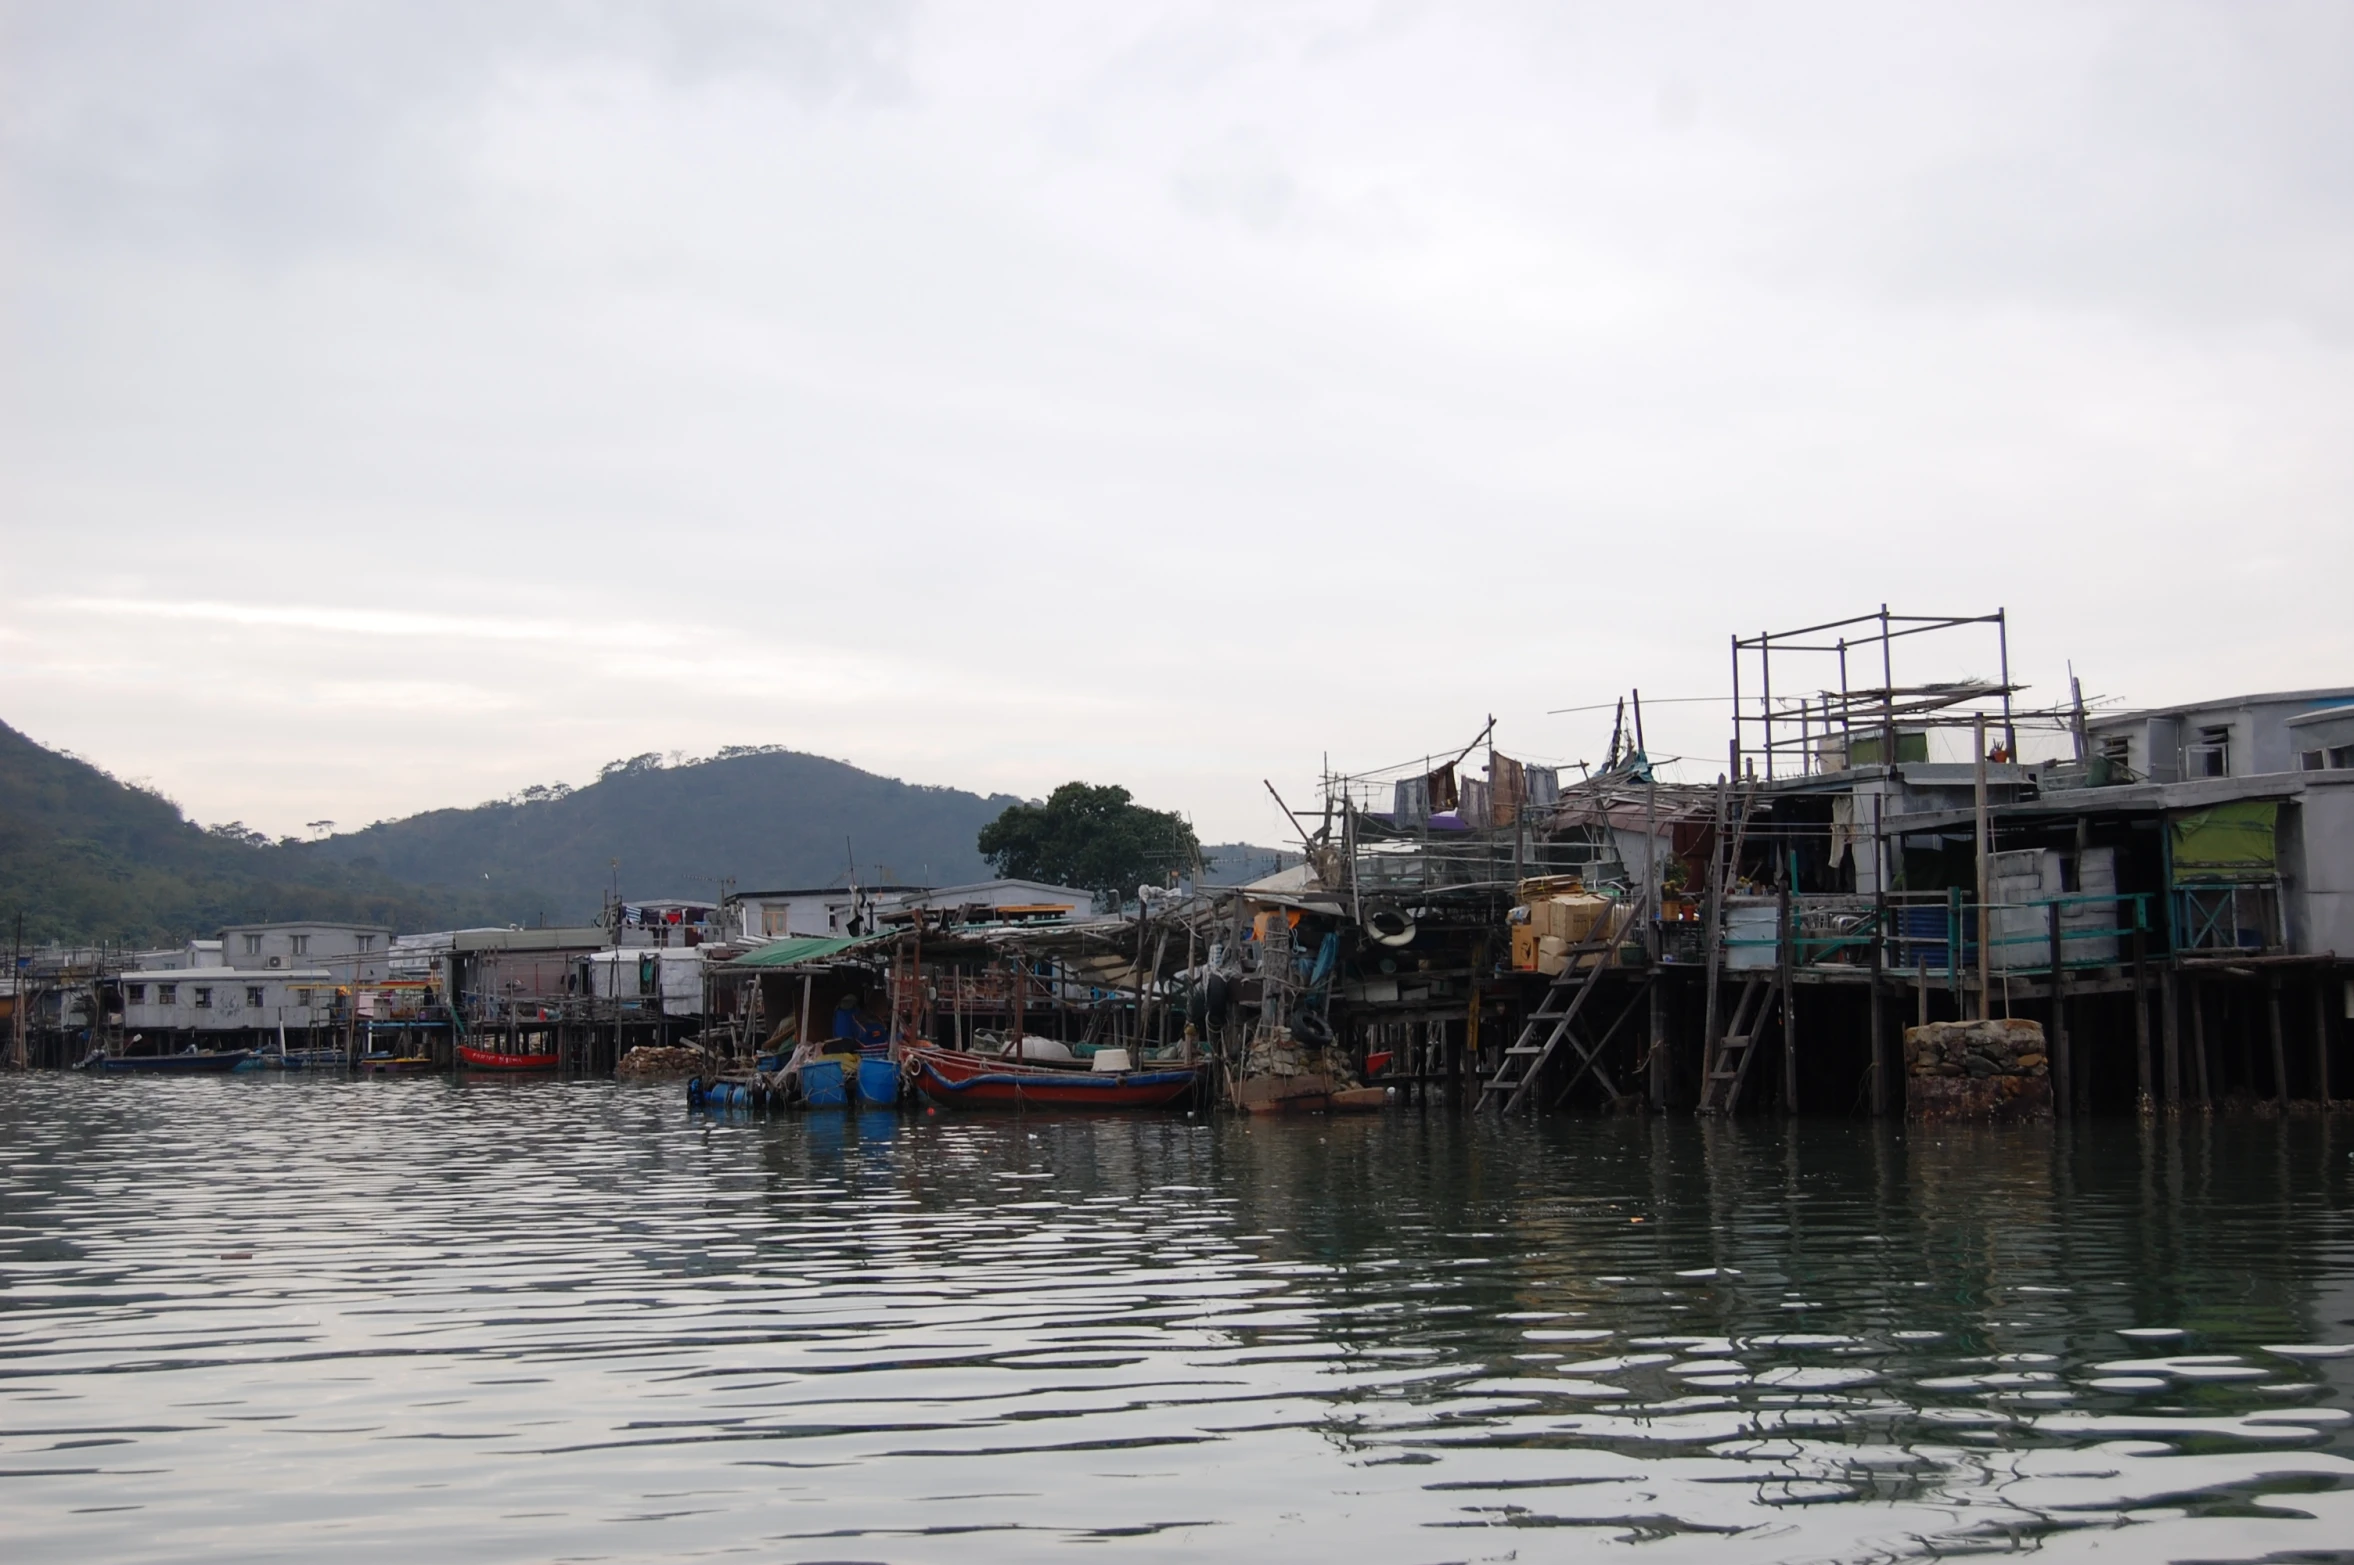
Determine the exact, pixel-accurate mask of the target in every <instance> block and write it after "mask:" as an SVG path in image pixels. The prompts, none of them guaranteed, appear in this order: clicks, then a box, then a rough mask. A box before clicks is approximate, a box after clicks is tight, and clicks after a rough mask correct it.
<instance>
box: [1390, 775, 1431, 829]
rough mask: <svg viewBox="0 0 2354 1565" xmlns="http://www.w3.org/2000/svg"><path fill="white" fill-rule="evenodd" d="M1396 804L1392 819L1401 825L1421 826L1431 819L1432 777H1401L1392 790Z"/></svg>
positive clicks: (1392, 811) (1391, 815) (1391, 813)
mask: <svg viewBox="0 0 2354 1565" xmlns="http://www.w3.org/2000/svg"><path fill="white" fill-rule="evenodd" d="M1392 792H1393V794H1394V804H1393V808H1392V810H1391V812H1390V819H1391V820H1392V821H1393V822H1394V823H1395V824H1397V825H1400V826H1419V825H1421V824H1422V823H1423V822H1424V821H1426V820H1429V819H1430V779H1429V778H1428V777H1401V778H1399V779H1398V782H1397V786H1396V787H1395V788H1394V789H1393V790H1392Z"/></svg>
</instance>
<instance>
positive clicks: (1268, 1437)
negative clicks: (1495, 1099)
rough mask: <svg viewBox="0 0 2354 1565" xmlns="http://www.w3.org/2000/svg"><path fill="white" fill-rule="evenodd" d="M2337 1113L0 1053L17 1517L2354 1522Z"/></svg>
mask: <svg viewBox="0 0 2354 1565" xmlns="http://www.w3.org/2000/svg"><path fill="white" fill-rule="evenodd" d="M2350 1150H2354V1132H2350V1131H2349V1129H2348V1128H2347V1127H2344V1126H2338V1125H2331V1124H2328V1123H2326V1122H2324V1121H2321V1120H2319V1119H2304V1120H2296V1121H2291V1122H2289V1123H2287V1124H2286V1125H2285V1126H2284V1125H2279V1124H2273V1123H2251V1124H2231V1125H2213V1126H2209V1125H2206V1124H2202V1123H2193V1124H2191V1125H2187V1126H2183V1127H2179V1128H2177V1127H2171V1126H2137V1125H2135V1124H2132V1123H2130V1122H2121V1123H2115V1124H2098V1125H2094V1126H2092V1127H2090V1128H2089V1129H2086V1130H2084V1131H2081V1132H2078V1133H2075V1134H2074V1135H2073V1136H2072V1137H2069V1136H2060V1137H2057V1138H2055V1136H2054V1135H2053V1134H2051V1133H2049V1132H2031V1131H2030V1132H2019V1131H2013V1132H1999V1133H1998V1132H1982V1133H1981V1132H1966V1131H1965V1132H1945V1133H1941V1134H1937V1135H1913V1136H1899V1135H1896V1134H1894V1133H1889V1132H1884V1131H1881V1130H1878V1129H1875V1128H1874V1127H1871V1126H1868V1125H1863V1124H1855V1123H1818V1124H1811V1125H1808V1126H1805V1127H1803V1128H1801V1129H1800V1130H1798V1131H1796V1132H1795V1133H1785V1132H1784V1131H1782V1130H1781V1129H1780V1128H1779V1127H1777V1126H1772V1125H1769V1124H1764V1123H1759V1124H1755V1125H1749V1124H1743V1125H1738V1126H1704V1125H1699V1124H1695V1123H1692V1122H1688V1121H1670V1122H1663V1123H1645V1122H1642V1121H1634V1120H1624V1121H1555V1122H1550V1123H1546V1124H1542V1125H1535V1126H1530V1125H1510V1126H1497V1125H1493V1124H1486V1123H1477V1124H1475V1123H1469V1122H1464V1121H1458V1120H1454V1119H1450V1118H1447V1117H1444V1116H1442V1115H1435V1114H1434V1115H1429V1116H1425V1115H1423V1114H1420V1113H1418V1112H1412V1111H1406V1112H1396V1111H1394V1112H1393V1113H1392V1114H1391V1115H1389V1116H1387V1117H1381V1118H1368V1119H1362V1120H1338V1121H1330V1122H1323V1121H1318V1122H1304V1123H1298V1124H1282V1125H1270V1124H1245V1123H1238V1122H1234V1121H1230V1120H1223V1119H1221V1120H1210V1121H1192V1120H1186V1119H1140V1120H1082V1119H1038V1118H1033V1119H1028V1120H1016V1119H1001V1120H976V1119H951V1118H946V1117H937V1118H935V1117H926V1118H911V1119H906V1120H897V1119H889V1118H885V1117H882V1116H868V1117H865V1118H857V1117H850V1116H836V1117H826V1116H819V1117H814V1118H810V1119H801V1120H780V1121H775V1122H768V1123H756V1122H750V1121H735V1122H729V1121H724V1120H709V1119H697V1118H690V1117H689V1115H688V1114H687V1113H686V1111H685V1110H684V1108H683V1107H682V1105H681V1102H680V1094H679V1093H678V1092H677V1091H676V1090H675V1089H668V1088H665V1089H632V1088H626V1087H612V1086H605V1085H588V1086H561V1085H557V1084H554V1083H539V1084H526V1083H487V1084H481V1085H472V1086H465V1087H455V1088H453V1087H450V1086H447V1085H445V1084H443V1083H440V1082H430V1081H428V1082H384V1083H356V1084H344V1083H335V1082H303V1081H298V1080H296V1081H273V1080H247V1079H244V1078H229V1079H222V1080H213V1081H194V1080H191V1081H155V1082H105V1081H85V1080H81V1079H74V1078H54V1077H48V1078H37V1079H29V1080H13V1081H7V1082H0V1537H5V1538H6V1539H7V1540H8V1547H7V1555H8V1557H9V1558H10V1559H11V1560H12V1561H19V1562H22V1561H35V1560H67V1559H71V1560H89V1559H108V1560H143V1559H173V1560H185V1559H198V1558H233V1559H239V1560H253V1559H287V1560H310V1559H317V1558H319V1557H321V1556H322V1555H323V1554H324V1552H325V1551H327V1550H330V1549H331V1550H333V1551H334V1552H335V1554H336V1556H337V1557H338V1558H341V1559H386V1560H402V1561H412V1560H417V1559H426V1558H433V1559H440V1560H444V1561H448V1562H452V1565H459V1562H467V1561H475V1560H505V1559H516V1560H539V1559H555V1558H568V1559H589V1558H594V1559H600V1560H627V1559H650V1558H665V1559H667V1558H678V1557H684V1556H700V1555H707V1554H720V1553H731V1554H749V1555H751V1556H753V1557H758V1558H778V1559H894V1560H930V1559H942V1560H946V1559H955V1560H971V1559H976V1558H1002V1559H1020V1558H1028V1557H1032V1556H1035V1555H1036V1554H1038V1553H1040V1552H1041V1551H1044V1550H1047V1549H1051V1548H1054V1547H1057V1546H1060V1545H1071V1544H1080V1545H1085V1546H1087V1547H1089V1548H1093V1549H1095V1550H1097V1551H1098V1552H1101V1551H1104V1550H1112V1551H1116V1552H1119V1553H1121V1554H1123V1555H1130V1556H1138V1557H1145V1558H1187V1557H1198V1556H1203V1555H1208V1554H1212V1553H1221V1554H1226V1555H1229V1556H1233V1557H1238V1558H1263V1557H1267V1556H1269V1555H1272V1554H1274V1553H1276V1552H1277V1551H1279V1550H1281V1551H1291V1552H1295V1553H1299V1554H1301V1555H1303V1557H1336V1556H1340V1555H1342V1554H1343V1553H1344V1552H1345V1553H1347V1554H1350V1555H1353V1556H1354V1557H1356V1558H1359V1559H1362V1560H1366V1561H1374V1560H1384V1561H1386V1560H1468V1559H1503V1558H1512V1557H1520V1558H1533V1557H1551V1556H1554V1555H1558V1554H1560V1553H1563V1552H1566V1551H1569V1550H1571V1549H1574V1548H1577V1547H1579V1546H1581V1545H1584V1546H1593V1547H1599V1546H1602V1545H1604V1544H1605V1543H1608V1542H1611V1541H1619V1542H1640V1543H1641V1545H1642V1550H1641V1555H1640V1557H1641V1558H1643V1559H1647V1560H1679V1559H1683V1558H1686V1557H1688V1556H1694V1555H1699V1556H1704V1557H1705V1558H1707V1559H1709V1560H1712V1561H1727V1560H1798V1559H1809V1560H1811V1559H1825V1560H1867V1559H1886V1558H1892V1557H1903V1556H1908V1555H1926V1554H1932V1553H1936V1554H1945V1553H1955V1552H1976V1551H1986V1550H2007V1549H2014V1548H2021V1547H2034V1548H2036V1549H2038V1550H2040V1551H2041V1552H2043V1553H2045V1554H2047V1555H2051V1554H2057V1555H2063V1556H2066V1555H2070V1554H2072V1553H2077V1552H2084V1553H2089V1552H2094V1551H2096V1550H2097V1551H2099V1552H2100V1553H2101V1554H2102V1556H2103V1557H2104V1558H2110V1559H2133V1560H2160V1559H2195V1560H2240V1559H2255V1558H2262V1557H2264V1556H2266V1555H2276V1554H2277V1555H2287V1554H2290V1553H2292V1552H2294V1551H2306V1552H2305V1553H2303V1554H2300V1555H2299V1557H2319V1555H2318V1554H2316V1553H2315V1552H2314V1551H2323V1550H2329V1549H2342V1548H2345V1547H2346V1546H2347V1544H2348V1541H2349V1540H2354V1431H2350V1430H2349V1429H2348V1428H2347V1422H2346V1421H2347V1417H2348V1415H2347V1411H2346V1409H2347V1408H2348V1406H2349V1405H2354V1404H2350V1402H2349V1397H2348V1393H2349V1391H2354V1357H2347V1356H2341V1355H2346V1354H2349V1353H2354V1231H2350V1229H2349V1212H2350V1208H2354V1201H2350V1199H2349V1197H2350V1195H2354V1189H2350V1186H2354V1165H2350V1164H2349V1161H2348V1153H2349V1151H2350Z"/></svg>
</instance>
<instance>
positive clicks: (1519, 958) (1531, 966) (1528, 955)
mask: <svg viewBox="0 0 2354 1565" xmlns="http://www.w3.org/2000/svg"><path fill="white" fill-rule="evenodd" d="M1541 938H1542V937H1541V936H1540V935H1538V933H1537V931H1536V926H1534V925H1533V924H1514V925H1513V926H1512V965H1513V967H1514V969H1516V970H1517V971H1519V972H1523V973H1533V972H1535V971H1536V970H1537V942H1538V940H1539V939H1541Z"/></svg>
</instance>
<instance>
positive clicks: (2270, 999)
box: [2264, 973, 2289, 1109]
mask: <svg viewBox="0 0 2354 1565" xmlns="http://www.w3.org/2000/svg"><path fill="white" fill-rule="evenodd" d="M2264 1020H2265V1029H2264V1030H2265V1032H2266V1033H2267V1034H2268V1035H2269V1037H2270V1040H2271V1043H2272V1099H2273V1101H2274V1102H2275V1103H2278V1104H2279V1105H2280V1106H2281V1107H2282V1108H2284V1109H2285V1108H2287V1107H2288V1106H2289V1050H2288V1041H2287V1039H2285V1038H2284V1037H2283V1036H2282V1035H2281V1025H2280V977H2279V975H2278V974H2277V973H2276V974H2274V975H2273V977H2271V978H2270V979H2268V980H2267V981H2266V982H2265V985H2264Z"/></svg>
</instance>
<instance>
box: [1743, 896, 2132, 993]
mask: <svg viewBox="0 0 2354 1565" xmlns="http://www.w3.org/2000/svg"><path fill="white" fill-rule="evenodd" d="M2155 900H2156V895H2155V894H2154V893H2151V892H2142V891H2132V892H2105V891H2104V892H2076V893H2070V894H2067V895H2062V896H2056V897H2034V898H2029V899H2026V900H2023V901H2009V902H1989V903H1987V904H1985V910H1986V914H1987V919H1986V924H1987V939H1986V948H1987V953H1986V954H1987V958H1988V962H1987V965H1988V966H1989V967H1990V968H1991V969H1993V970H1994V971H1995V972H1998V973H2021V972H2029V973H2048V972H2050V971H2052V970H2053V968H2054V967H2055V966H2056V967H2060V968H2064V969H2069V970H2082V969H2096V968H2108V967H2116V966H2118V965H2120V964H2121V963H2123V962H2125V961H2127V960H2128V959H2129V953H2130V951H2131V949H2132V948H2134V947H2136V946H2138V945H2141V944H2144V943H2146V941H2147V939H2148V937H2149V934H2150V932H2151V930H2152V929H2153V928H2154V925H2153V922H2152V916H2151V915H2152V904H2153V903H2154V902H2155ZM1979 908H1980V904H1979V903H1978V902H1977V901H1976V900H1974V899H1970V898H1966V897H1965V896H1964V895H1963V893H1962V891H1961V889H1960V888H1959V887H1956V888H1954V889H1953V890H1951V891H1949V892H1946V893H1944V894H1942V895H1934V894H1928V893H1922V892H1899V893H1891V894H1890V895H1888V896H1887V897H1886V898H1884V899H1875V898H1872V897H1865V896H1832V895H1803V894H1802V895H1799V896H1793V897H1788V898H1768V897H1756V898H1741V897H1736V898H1731V899H1728V902H1727V906H1726V910H1725V920H1724V926H1723V934H1722V936H1721V939H1722V941H1723V945H1724V951H1725V969H1726V971H1727V972H1729V973H1744V972H1746V973H1756V972H1763V971H1770V970H1773V969H1774V968H1776V967H1778V966H1779V965H1781V963H1783V962H1784V961H1787V962H1788V963H1789V964H1790V965H1791V966H1792V967H1796V968H1808V967H1814V968H1821V967H1859V968H1864V967H1872V966H1875V965H1876V966H1878V967H1879V968H1880V969H1881V970H1882V971H1885V972H1898V973H1912V972H1927V973H1931V974H1934V975H1936V976H1938V977H1940V978H1950V977H1951V976H1953V974H1954V973H1955V972H1956V970H1957V969H1958V970H1960V971H1963V972H1971V971H1975V970H1976V968H1977V966H1978V951H1979V942H1978V913H1979ZM1875 957H1876V958H1877V960H1876V961H1875Z"/></svg>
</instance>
